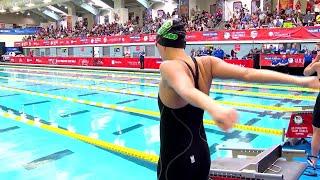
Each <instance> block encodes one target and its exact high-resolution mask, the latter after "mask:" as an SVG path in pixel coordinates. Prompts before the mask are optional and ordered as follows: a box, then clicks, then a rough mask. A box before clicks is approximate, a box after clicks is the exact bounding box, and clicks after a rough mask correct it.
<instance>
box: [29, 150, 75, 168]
mask: <svg viewBox="0 0 320 180" xmlns="http://www.w3.org/2000/svg"><path fill="white" fill-rule="evenodd" d="M73 153H74V152H72V151H70V150H69V149H65V150H63V151H59V152H55V153H53V154H50V155H48V156H44V157H42V158H39V159H36V160H34V161H31V162H29V163H27V164H25V165H23V167H24V168H25V169H26V170H32V169H35V168H38V167H40V166H42V165H44V164H47V163H51V162H53V161H56V160H59V159H62V158H64V157H66V156H69V155H71V154H73Z"/></svg>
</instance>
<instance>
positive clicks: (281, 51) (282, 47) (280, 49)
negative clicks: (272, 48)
mask: <svg viewBox="0 0 320 180" xmlns="http://www.w3.org/2000/svg"><path fill="white" fill-rule="evenodd" d="M276 54H286V49H285V48H284V46H283V45H282V44H280V45H279V49H278V51H277V53H276Z"/></svg>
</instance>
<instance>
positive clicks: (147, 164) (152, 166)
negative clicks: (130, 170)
mask: <svg viewBox="0 0 320 180" xmlns="http://www.w3.org/2000/svg"><path fill="white" fill-rule="evenodd" d="M0 108H1V109H3V110H4V111H7V112H8V111H12V112H13V114H15V115H17V116H19V115H20V113H19V112H18V111H17V110H15V109H11V108H8V107H6V106H2V105H0ZM25 115H26V118H27V119H30V120H34V118H35V117H34V116H31V115H29V114H25ZM40 122H41V123H43V124H46V125H50V123H49V122H48V121H45V120H40ZM58 128H59V129H64V130H67V129H66V128H64V127H62V126H58ZM54 134H55V133H54ZM81 142H83V143H86V144H89V143H87V142H84V141H81ZM90 145H92V144H90ZM95 147H97V148H99V149H102V150H104V151H108V152H110V153H112V154H114V155H116V156H119V157H121V158H123V159H126V160H128V161H131V162H133V163H135V164H137V165H140V166H143V167H146V168H148V169H150V170H152V171H156V170H157V166H156V165H155V164H153V163H150V162H145V161H143V160H141V159H136V158H134V157H129V156H125V155H122V154H119V153H115V152H112V151H109V150H106V149H103V148H101V147H98V146H95Z"/></svg>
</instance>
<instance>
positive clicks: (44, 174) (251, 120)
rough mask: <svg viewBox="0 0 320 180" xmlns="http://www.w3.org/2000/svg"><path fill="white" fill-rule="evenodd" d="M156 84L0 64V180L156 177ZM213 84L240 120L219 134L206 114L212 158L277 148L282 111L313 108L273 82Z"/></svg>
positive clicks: (115, 74) (302, 95)
mask: <svg viewBox="0 0 320 180" xmlns="http://www.w3.org/2000/svg"><path fill="white" fill-rule="evenodd" d="M158 82H159V74H157V73H138V72H124V71H122V72H121V71H106V70H105V71H102V70H77V69H55V68H44V67H21V66H2V65H1V66H0V84H1V86H0V107H1V110H0V164H1V165H2V166H1V168H0V178H1V179H43V178H45V179H110V180H114V179H117V180H118V179H146V180H149V179H156V165H155V164H154V162H155V161H156V158H157V155H158V154H159V112H158V107H157V92H158V87H157V84H158ZM213 84H214V86H212V89H211V93H210V96H211V97H212V98H214V99H215V100H216V101H217V102H219V103H221V104H223V105H225V106H230V107H234V108H236V109H237V110H238V111H239V113H240V119H239V124H238V125H237V126H236V127H235V129H234V130H232V131H231V132H229V133H223V132H221V131H220V130H219V129H218V128H217V127H216V126H214V124H212V121H211V120H209V119H210V118H209V116H208V115H207V114H205V119H206V120H205V121H204V124H205V130H206V133H207V138H208V144H209V148H210V152H211V158H212V159H213V158H216V157H223V156H230V154H228V153H227V152H224V151H219V150H218V149H219V147H243V148H245V147H247V148H251V147H253V148H269V147H271V146H272V145H275V144H279V143H281V142H282V134H283V128H286V127H287V125H288V120H289V114H290V113H288V112H290V111H296V110H301V108H302V107H305V106H313V104H314V101H315V97H316V94H317V92H316V91H313V90H310V89H306V88H298V87H295V86H289V85H285V86H284V85H279V84H272V85H264V84H258V83H250V84H249V83H244V82H240V81H236V80H227V81H225V80H223V81H222V80H219V79H218V80H216V81H214V82H213ZM303 178H304V179H306V178H307V177H303ZM308 178H309V177H308Z"/></svg>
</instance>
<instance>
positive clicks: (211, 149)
mask: <svg viewBox="0 0 320 180" xmlns="http://www.w3.org/2000/svg"><path fill="white" fill-rule="evenodd" d="M218 145H219V144H218V143H214V144H212V145H211V146H210V147H209V150H210V155H212V154H214V153H216V152H217V148H216V147H217V146H218Z"/></svg>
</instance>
